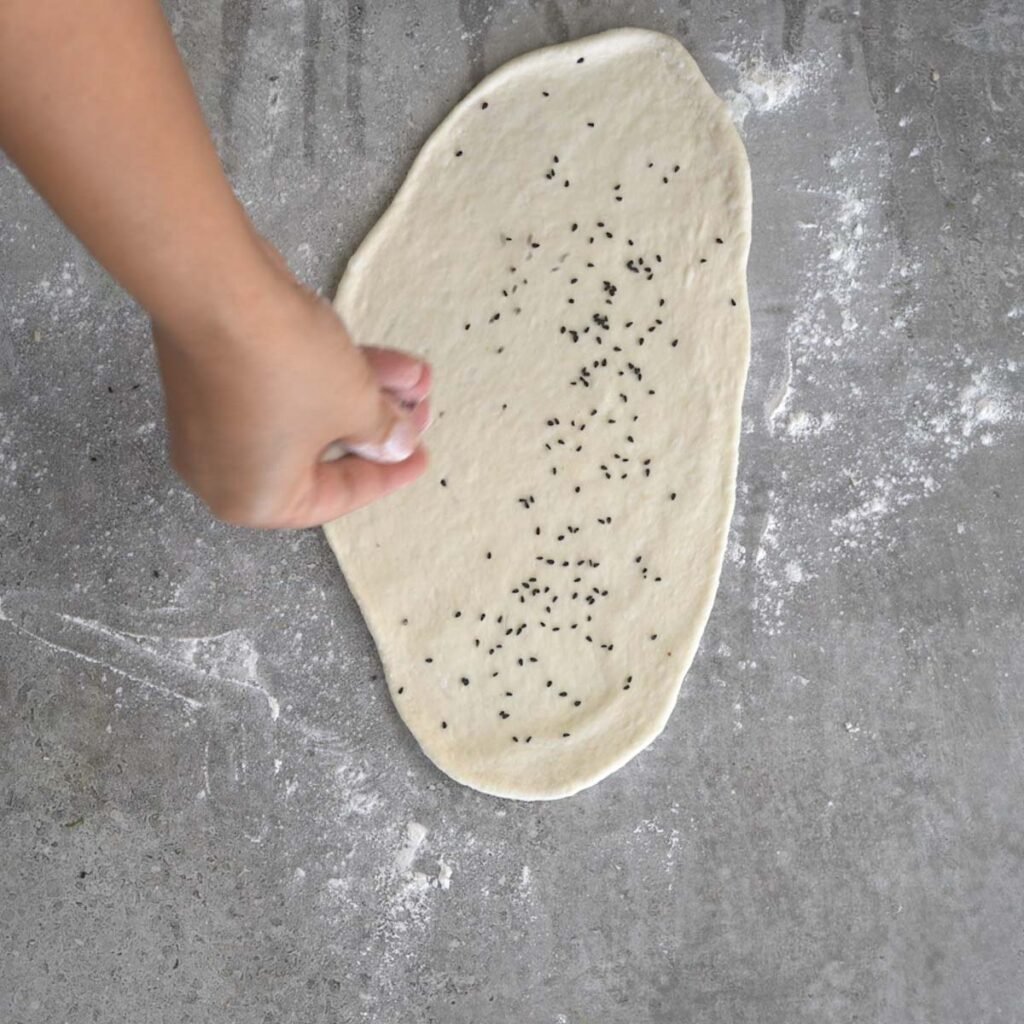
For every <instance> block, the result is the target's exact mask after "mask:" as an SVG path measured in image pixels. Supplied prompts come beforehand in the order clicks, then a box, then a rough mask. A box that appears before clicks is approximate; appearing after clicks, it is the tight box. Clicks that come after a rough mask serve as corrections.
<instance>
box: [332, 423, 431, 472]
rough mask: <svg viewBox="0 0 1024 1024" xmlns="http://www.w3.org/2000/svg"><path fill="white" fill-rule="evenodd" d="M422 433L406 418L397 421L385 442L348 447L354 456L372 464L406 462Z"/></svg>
mask: <svg viewBox="0 0 1024 1024" xmlns="http://www.w3.org/2000/svg"><path fill="white" fill-rule="evenodd" d="M419 441H420V433H419V431H418V430H417V429H416V427H415V425H414V424H413V423H412V421H411V420H409V419H408V418H407V417H405V416H400V417H399V418H398V419H396V420H395V422H394V425H393V426H392V428H391V432H390V433H389V434H388V436H387V437H386V438H385V439H384V440H383V441H363V442H351V441H349V442H348V443H347V445H346V447H347V448H348V450H349V451H350V452H351V453H352V454H353V455H358V456H359V457H360V458H362V459H369V460H370V462H405V460H406V459H407V458H409V456H410V455H412V453H413V452H414V451H415V450H416V445H418V444H419Z"/></svg>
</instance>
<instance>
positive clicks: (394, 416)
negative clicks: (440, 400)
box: [324, 391, 422, 463]
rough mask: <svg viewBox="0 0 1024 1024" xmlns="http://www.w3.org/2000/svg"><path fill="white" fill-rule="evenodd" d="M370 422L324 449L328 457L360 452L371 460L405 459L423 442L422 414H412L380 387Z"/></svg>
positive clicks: (325, 455) (389, 460)
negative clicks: (420, 415) (421, 439)
mask: <svg viewBox="0 0 1024 1024" xmlns="http://www.w3.org/2000/svg"><path fill="white" fill-rule="evenodd" d="M368 412H369V416H368V419H369V422H368V423H367V424H366V426H365V427H363V428H362V429H361V430H359V431H358V432H357V433H355V434H351V435H349V436H348V437H343V438H341V440H340V441H339V442H335V444H333V445H331V447H330V448H329V449H328V450H327V452H325V453H324V461H330V460H332V459H336V458H340V457H341V456H342V455H344V454H351V455H358V456H359V457H360V458H363V459H367V460H368V461H370V462H383V463H391V462H404V461H405V460H406V459H407V458H409V456H410V455H412V453H413V452H414V451H415V450H416V446H417V445H418V444H419V440H420V434H421V433H422V426H421V425H420V424H419V423H418V422H417V420H418V419H419V417H416V416H415V415H410V414H408V413H407V412H406V411H405V410H403V409H402V407H401V406H400V405H399V404H398V402H396V401H395V399H394V398H392V397H391V396H390V395H389V394H388V393H387V392H384V391H379V392H378V393H377V399H376V401H375V402H374V403H372V407H371V409H370V410H368Z"/></svg>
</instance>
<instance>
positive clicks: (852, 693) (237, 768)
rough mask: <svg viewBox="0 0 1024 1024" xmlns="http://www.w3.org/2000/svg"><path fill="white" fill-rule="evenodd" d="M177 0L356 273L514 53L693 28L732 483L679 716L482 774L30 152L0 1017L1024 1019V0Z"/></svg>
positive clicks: (0, 181) (6, 364) (281, 177)
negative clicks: (237, 465)
mask: <svg viewBox="0 0 1024 1024" xmlns="http://www.w3.org/2000/svg"><path fill="white" fill-rule="evenodd" d="M168 13H169V15H170V17H171V19H172V22H173V26H174V30H175V32H176V34H177V37H178V39H179V41H180V44H181V47H182V49H183V51H184V53H185V56H186V58H187V61H188V64H189V67H190V69H191V71H192V74H193V76H194V79H195V82H196V85H197V88H198V90H199V92H200V95H201V97H202V101H203V105H204V107H205V109H206V112H207V114H208V116H209V119H210V121H211V123H212V126H213V129H214V131H215V133H216V136H217V139H218V143H219V145H220V147H221V150H222V152H223V154H224V159H225V162H226V165H227V167H228V170H229V172H230V173H231V175H232V177H233V180H234V181H235V182H236V184H237V187H238V189H239V191H240V194H241V195H242V197H243V198H244V200H245V201H246V203H247V204H248V206H249V208H250V210H251V212H252V216H253V218H254V219H255V221H256V223H257V224H258V225H259V226H260V227H261V228H262V229H263V230H264V231H265V232H267V233H268V234H269V235H270V237H271V238H273V240H274V241H275V242H276V243H278V244H279V245H280V247H281V248H282V251H283V252H284V253H285V255H286V256H287V257H288V259H289V260H290V261H291V263H292V265H293V266H294V268H295V269H296V271H297V272H298V273H299V274H300V275H301V276H302V277H303V278H304V279H305V280H306V281H308V282H310V283H311V284H313V285H315V286H317V287H322V288H324V289H325V290H333V286H334V285H335V283H336V280H337V278H338V275H339V272H340V268H341V266H342V265H343V261H344V258H345V256H346V254H348V253H349V252H351V250H352V248H353V247H354V245H355V244H356V242H357V241H358V239H359V238H360V237H361V236H362V234H363V233H364V232H365V231H366V230H367V228H368V227H369V226H370V225H371V224H372V223H373V221H374V219H375V218H376V216H377V215H378V214H379V212H380V211H381V210H382V209H383V207H384V206H385V205H386V203H387V201H388V197H389V196H390V195H391V194H392V192H393V190H394V189H395V187H396V186H397V185H398V183H399V182H400V180H401V178H402V176H403V174H404V171H405V169H406V167H407V166H408V164H409V162H410V159H411V157H412V156H413V154H414V152H415V150H416V148H417V147H418V145H419V144H420V143H421V141H422V140H423V139H424V138H425V136H426V135H427V134H428V133H429V131H430V130H431V128H432V127H433V126H434V125H435V124H436V123H437V121H438V120H439V119H440V117H441V116H442V115H443V113H444V112H445V110H446V109H447V108H448V107H449V106H450V105H451V103H452V102H453V101H454V100H455V99H457V98H458V97H459V96H460V94H462V93H463V92H464V91H465V90H466V89H467V88H468V87H469V86H470V85H471V84H472V83H473V82H474V81H475V80H476V79H478V78H479V77H480V76H481V75H482V74H484V73H485V72H486V71H488V70H489V69H491V68H494V67H495V66H496V65H498V64H499V63H501V62H502V61H504V60H505V59H506V58H508V57H511V56H513V55H515V54H518V53H520V52H522V51H524V50H527V49H530V48H533V47H536V46H539V45H542V44H545V43H550V42H554V41H557V40H561V39H566V38H570V37H573V36H578V35H584V34H587V33H590V32H593V31H596V30H599V29H603V28H607V27H612V26H616V25H623V24H629V25H642V26H648V27H652V28H657V29H661V30H663V31H666V32H669V33H672V34H675V35H677V36H678V37H679V38H680V39H681V40H682V41H683V42H684V43H685V44H686V45H687V46H688V47H689V48H690V49H691V50H692V52H693V53H694V55H695V57H696V58H697V60H698V62H699V63H700V65H701V67H702V68H703V69H704V71H705V73H706V74H707V76H708V77H709V79H710V80H711V82H712V84H713V85H714V86H715V87H716V89H718V90H719V92H720V93H722V94H723V95H728V96H729V98H730V100H731V102H732V104H733V107H734V109H735V111H736V116H737V118H738V119H740V120H742V122H743V125H742V130H743V133H744V136H745V139H746V143H747V146H748V149H749V153H750V160H751V164H752V167H753V178H754V189H755V204H756V205H755V240H754V248H753V253H752V257H751V267H750V286H751V305H752V308H753V315H754V327H755V329H754V353H753V364H752V368H751V376H750V381H749V385H748V392H747V398H746V405H745V421H744V438H743V450H742V457H741V466H740V492H739V496H738V504H737V512H736V517H735V521H734V524H733V529H732V535H731V542H730V548H729V555H728V559H727V562H726V566H725V571H724V575H723V578H722V586H721V591H720V593H719V596H718V601H717V604H716V607H715V610H714V613H713V616H712V619H711V622H710V625H709V627H708V630H707V633H706V635H705V638H704V642H703V645H702V649H701V653H700V654H699V656H698V658H697V661H696V663H695V665H694V667H693V670H692V671H691V672H690V674H689V677H688V678H687V680H686V682H685V685H684V689H683V694H682V697H681V700H680V704H679V707H678V709H677V711H676V713H675V715H674V716H673V718H672V720H671V722H670V724H669V727H668V729H667V731H666V733H665V734H664V736H663V737H662V738H661V739H659V740H658V741H657V742H656V743H655V744H654V745H653V747H652V748H651V749H650V750H649V751H647V752H645V753H643V754H642V755H641V756H640V757H639V758H637V759H636V760H635V761H634V762H633V763H632V764H631V765H629V766H628V767H627V768H626V769H624V770H623V771H621V772H619V773H618V774H617V775H615V776H613V777H612V778H610V779H609V780H607V781H606V782H604V783H602V784H601V785H600V786H598V787H597V788H595V789H593V790H590V791H588V792H586V793H583V794H582V795H580V796H578V797H575V798H573V799H570V800H567V801H564V802H559V803H555V804H549V805H527V804H516V803H510V802H502V801H499V800H494V799H490V798H487V797H484V796H481V795H479V794H476V793H473V792H471V791H469V790H467V789H463V788H461V787H459V786H457V785H455V784H454V783H452V782H450V781H449V780H447V779H446V778H445V777H444V776H442V775H441V774H439V773H438V772H437V771H436V770H434V769H433V768H432V766H431V765H430V764H429V763H427V762H426V761H425V759H424V758H423V756H422V755H421V754H420V753H419V751H418V749H417V747H416V745H415V743H414V742H413V740H412V739H411V737H410V736H409V734H408V733H407V732H406V731H405V729H404V727H403V726H402V725H401V723H400V722H399V720H398V718H397V716H396V715H395V714H394V712H393V710H392V708H391V706H390V703H389V701H388V698H387V695H386V693H385V689H384V686H383V683H382V681H381V679H380V669H379V665H378V663H377V660H376V657H375V655H374V651H373V646H372V644H371V642H370V639H369V637H368V635H367V632H366V630H365V628H364V626H363V624H362V622H361V619H360V617H359V614H358V612H357V610H356V607H355V605H354V603H353V601H352V599H351V597H350V596H349V594H348V592H347V591H346V589H345V586H344V583H343V581H342V579H341V578H340V576H339V574H338V572H337V569H336V567H335V566H334V565H333V564H332V560H331V558H330V555H329V552H328V549H327V546H326V544H325V542H324V540H323V539H322V537H321V536H320V534H319V533H318V532H307V533H302V534H295V535H260V534H250V533H244V532H240V531H237V530H232V529H229V528H226V527H223V526H219V525H217V524H215V523H213V522H211V521H210V520H209V518H208V517H207V515H206V514H205V513H204V511H203V510H202V509H201V508H200V507H199V506H198V504H197V502H196V501H195V500H194V499H192V498H191V497H190V496H189V495H188V494H187V493H186V492H185V491H184V490H183V489H182V487H181V486H180V485H179V484H178V483H177V482H176V480H175V479H174V477H173V475H172V474H171V472H170V471H169V469H168V466H167V463H166V459H165V456H164V452H163V440H164V435H163V426H162V424H161V409H160V397H159V391H158V387H157V382H156V378H155V374H154V368H153V360H152V357H151V354H150V349H149V343H148V340H147V336H146V325H145V322H144V320H143V318H142V316H140V314H139V313H138V311H137V310H135V309H133V308H132V306H131V304H130V303H129V302H127V301H126V300H125V298H124V296H123V295H122V294H121V293H120V292H119V291H118V289H117V288H116V287H115V286H113V285H112V284H111V283H110V282H109V281H108V280H107V279H106V278H105V277H104V275H103V273H102V272H101V271H100V270H99V269H97V267H96V266H95V265H94V264H93V263H92V262H91V261H90V260H89V258H88V257H87V256H85V255H84V254H83V252H82V251H81V249H80V248H79V247H78V246H77V245H76V244H75V243H74V242H73V241H72V240H71V239H69V238H68V236H67V234H66V233H65V232H64V231H63V229H62V228H61V226H60V225H59V224H58V223H57V222H56V221H55V220H54V218H53V217H52V216H51V215H50V214H49V213H48V211H47V210H46V209H45V208H44V206H43V205H42V204H41V203H40V201H39V200H38V199H36V198H35V197H34V196H33V195H32V193H31V192H30V190H29V189H28V188H27V187H26V185H25V184H24V182H23V181H22V180H21V179H20V178H19V176H18V174H17V172H16V171H14V169H13V168H11V167H10V166H9V165H4V166H0V239H2V254H3V255H2V274H0V304H2V311H3V318H2V324H0V331H2V334H0V486H2V488H3V503H2V507H0V701H2V709H0V772H2V774H0V1019H2V1020H4V1021H10V1022H12V1024H36V1022H40V1024H42V1022H45V1024H54V1022H73V1024H78V1022H86V1021H102V1022H106V1021H118V1022H120V1021H132V1022H133V1024H147V1022H151V1021H153V1022H155V1021H175V1022H185V1021H190V1022H200V1021H202V1022H205V1021H210V1022H234V1021H245V1022H266V1024H271V1022H275V1024H276V1022H282V1024H283V1022H319V1021H331V1022H335V1021H372V1022H381V1024H392V1022H395V1024H397V1022H403V1024H404V1022H445V1024H447V1022H454V1024H491V1022H506V1021H508V1022H511V1021H516V1022H523V1024H533V1022H538V1024H540V1022H543V1024H593V1022H601V1024H620V1022H621V1024H626V1022H629V1024H633V1022H640V1024H644V1022H652V1024H661V1022H665V1024H676V1022H680V1024H682V1022H685V1024H690V1022H694V1024H697V1022H700V1024H740V1022H751V1024H754V1022H756V1024H799V1022H808V1024H811V1022H813V1024H820V1022H824V1021H827V1022H833V1021H834V1022H848V1021H870V1022H884V1024H890V1022H891V1024H914V1022H922V1024H925V1022H926V1024H961V1022H964V1024H966V1022H970V1024H983V1022H995V1021H1000V1022H1003V1021H1006V1022H1010V1021H1024V932H1022V925H1021V921H1022V913H1024V816H1022V810H1021V808H1022V799H1024V783H1022V772H1024V745H1022V742H1021V728H1022V724H1024V702H1022V700H1021V694H1020V690H1021V685H1022V682H1024V678H1022V675H1024V669H1022V665H1024V598H1022V590H1024V570H1022V565H1024V526H1022V516H1021V509H1022V507H1024V459H1022V451H1024V448H1022V442H1024V355H1022V351H1021V349H1022V344H1021V343H1022V338H1024V287H1022V286H1024V276H1022V270H1024V265H1022V257H1021V251H1022V246H1024V170H1022V168H1024V18H1022V14H1021V8H1020V5H1019V4H1018V3H1016V0H1003V2H996V0H993V2H981V0H961V2H956V3H952V2H950V3H947V2H944V0H933V2H930V3H910V2H882V0H870V2H869V0H863V2H861V3H857V2H855V0H836V2H831V3H814V2H811V3H805V2H802V0H786V2H784V3H778V4H754V3H750V4H744V3H736V2H732V3H730V2H714V0H705V2H696V0H695V2H693V3H680V4H669V3H663V4H658V3H653V2H641V0H635V2H629V3H627V2H609V3H599V2H597V0H594V2H585V0H579V2H571V0H560V2H556V0H531V2H507V3H498V2H495V3H492V4H486V3H476V2H472V0H462V2H458V3H456V2H454V0H452V2H434V0H429V2H428V0H420V2H382V0H377V2H375V0H366V2H356V0H348V2H347V3H346V2H344V0H305V2H302V0H289V2H287V3H256V2H254V0H225V2H223V3H215V2H209V0H177V2H171V3H170V4H169V8H168ZM395 340H396V342H399V343H400V342H401V341H402V340H403V339H395ZM409 340H410V341H414V339H409ZM413 822H415V823H419V824H420V825H422V826H423V827H424V828H425V829H426V830H427V832H426V836H425V838H422V837H421V834H420V831H419V830H418V829H416V828H414V829H413V839H412V840H410V839H409V837H408V833H407V829H408V826H409V824H410V823H413ZM420 840H421V841H420ZM417 841H418V845H417ZM403 844H404V846H403ZM403 850H404V852H403Z"/></svg>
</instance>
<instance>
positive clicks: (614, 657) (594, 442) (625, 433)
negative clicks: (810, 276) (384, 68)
mask: <svg viewBox="0 0 1024 1024" xmlns="http://www.w3.org/2000/svg"><path fill="white" fill-rule="evenodd" d="M749 241H750V179H749V168H748V166H747V161H746V157H745V154H744V151H743V146H742V144H741V142H740V140H739V137H738V135H737V133H736V131H735V129H734V127H733V125H732V123H731V122H730V119H729V117H728V114H727V113H726V109H725V106H724V104H723V103H722V102H721V101H719V99H718V98H717V97H716V96H715V95H714V93H713V92H712V91H711V88H710V87H709V86H708V84H707V82H705V80H704V79H703V77H702V76H701V74H700V71H699V70H698V69H697V66H696V64H695V63H694V61H693V59H692V58H691V57H690V56H689V54H688V53H687V52H686V51H685V50H684V49H683V47H682V46H680V45H679V43H678V42H676V41H675V40H674V39H671V38H669V37H667V36H663V35H660V34H657V33H654V32H646V31H640V30H636V29H623V30H617V31H613V32H606V33H604V34H602V35H597V36H593V37H591V38H588V39H582V40H579V41H577V42H572V43H567V44H565V45H560V46H554V47H551V48H550V49H545V50H540V51H538V52H535V53H530V54H527V55H526V56H524V57H521V58H519V59H517V60H514V61H512V62H511V63H509V64H507V65H505V66H504V67H503V68H501V69H500V70H498V71H496V72H495V73H494V74H492V75H490V76H489V77H488V78H486V79H485V80H484V81H483V82H481V83H480V85H478V86H477V87H476V88H475V89H474V90H473V91H472V92H471V93H470V94H469V95H468V96H467V97H466V98H465V99H464V100H463V101H462V102H461V103H459V104H458V106H456V108H455V109H454V110H453V111H452V113H451V114H450V115H449V116H448V118H447V119H446V120H445V121H444V123H443V124H442V125H441V126H440V127H439V128H438V129H437V131H435V132H434V134H433V135H432V136H431V138H430V139H429V141H428V142H427V144H426V145H425V146H424V147H423V150H422V152H421V153H420V154H419V156H418V157H417V159H416V161H415V163H414V165H413V168H412V170H411V171H410V173H409V176H408V178H407V179H406V181H405V183H404V184H403V185H402V188H401V189H400V191H399V192H398V195H397V196H396V197H395V200H394V202H393V203H392V205H391V207H390V209H388V211H387V212H386V213H385V214H384V216H383V217H382V218H381V220H380V221H379V223H378V224H377V225H376V227H375V228H374V229H373V230H372V231H371V232H370V234H369V235H368V236H367V238H366V240H365V241H364V243H363V245H362V246H361V247H360V249H359V251H358V252H357V253H356V254H355V256H353V258H352V260H351V262H350V263H349V265H348V268H347V270H346V273H345V276H344V279H343V281H342V283H341V286H340V288H339V289H338V296H337V300H336V305H337V308H338V310H339V311H340V313H341V314H342V316H343V317H344V319H345V321H346V322H347V324H348V326H349V328H350V330H351V332H352V334H353V336H354V337H355V338H356V339H357V340H358V341H359V342H360V343H361V344H369V345H392V346H397V347H402V348H407V349H410V350H412V351H414V352H416V353H418V354H420V355H422V356H424V357H425V358H427V359H428V360H430V362H431V363H432V364H433V366H434V370H435V377H436V382H437V383H436V387H435V391H434V406H435V409H436V410H437V412H436V417H437V418H436V422H435V425H434V427H433V428H432V430H431V433H430V435H429V438H428V441H429V447H430V449H431V454H432V465H431V469H430V470H429V472H428V474H427V475H426V476H425V477H424V478H423V479H422V480H420V481H419V482H418V483H416V484H415V485H413V486H412V487H410V488H408V489H406V490H404V491H402V492H400V493H397V494H395V495H393V496H391V497H389V498H387V499H385V500H384V501H382V502H379V503H378V504H376V505H374V506H372V507H370V508H368V509H365V510H363V511H361V512H357V513H356V514H354V515H350V516H348V517H346V518H345V519H344V520H339V521H337V522H334V523H331V524H329V525H328V526H327V528H326V530H327V536H328V539H329V540H330V543H331V546H332V548H333V549H334V552H335V554H336V555H337V557H338V560H339V562H340V563H341V565H342V567H343V569H344V572H345V576H346V578H347V580H348V583H349V586H350V587H351V589H352V592H353V594H354V595H355V597H356V600H357V601H358V602H359V605H360V607H361V608H362V610H363V613H364V615H365V616H366V620H367V622H368V623H369V626H370V629H371V630H372V632H373V635H374V638H375V639H376V641H377V645H378V648H379V651H380V656H381V660H382V662H383V664H384V668H385V671H386V673H387V679H388V685H389V687H390V691H391V697H392V699H393V701H394V703H395V706H396V707H397V708H398V711H399V714H401V716H402V718H403V719H404V720H405V722H406V724H407V725H408V726H409V728H410V729H411V730H412V732H413V734H414V735H415V737H416V739H417V740H418V741H419V743H420V746H422V748H423V750H424V751H425V753H426V754H427V756H428V757H429V758H430V759H431V760H432V761H433V762H434V763H435V764H436V765H437V766H438V767H439V768H441V769H442V770H443V771H444V772H447V773H448V774H449V775H450V776H451V777H452V778H454V779H457V780H458V781H459V782H463V783H465V784H466V785H468V786H472V787H474V788H476V789H479V790H482V791H484V792H486V793H492V794H495V795H498V796H504V797H514V798H519V799H549V798H554V797H562V796H567V795H569V794H571V793H575V792H577V791H578V790H580V789H582V788H583V787H585V786H589V785H591V784H593V783H595V782H597V781H598V780H599V779H601V778H603V777H604V776H606V775H608V774H609V773H610V772H612V771H614V770H615V769H616V768H619V767H620V766H621V765H623V764H624V763H625V762H626V761H628V760H629V759H630V758H631V757H633V755H634V754H636V753H637V752H638V751H639V750H641V749H642V748H643V747H644V746H645V745H646V744H648V743H649V742H650V741H651V740H652V739H653V738H654V737H655V736H657V735H658V733H659V732H660V731H661V730H662V728H663V727H664V725H665V722H666V720H667V718H668V716H669V713H670V712H671V710H672V707H673V704H674V703H675V700H676V695H677V693H678V691H679V686H680V683H681V681H682V678H683V674H684V673H685V671H686V669H687V667H688V666H689V664H690V662H691V660H692V658H693V655H694V652H695V650H696V647H697V643H698V641H699V639H700V635H701V632H702V630H703V628H704V624H705V622H706V620H707V617H708V614H709V611H710V608H711V603H712V599H713V597H714V592H715V587H716V585H717V581H718V575H719V570H720V567H721V562H722V556H723V549H724V545H725V540H726V531H727V527H728V523H729V517H730V514H731V511H732V505H733V494H734V486H735V475H736V458H737V447H738V440H739V428H740V405H741V400H742V395H743V385H744V379H745V376H746V369H747V361H748V351H749V333H750V330H749V314H748V309H747V298H746V282H745V270H746V260H747V250H748V247H749Z"/></svg>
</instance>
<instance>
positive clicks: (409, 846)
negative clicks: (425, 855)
mask: <svg viewBox="0 0 1024 1024" xmlns="http://www.w3.org/2000/svg"><path fill="white" fill-rule="evenodd" d="M426 838H427V830H426V829H425V828H424V827H423V826H422V825H421V824H420V823H419V822H418V821H410V822H409V824H408V825H406V826H405V842H404V843H403V844H402V846H401V848H400V849H399V851H398V853H396V854H395V862H394V863H395V870H396V871H398V872H407V871H410V870H411V869H412V866H413V864H414V863H415V862H416V854H417V853H419V850H420V847H421V846H422V845H423V840H424V839H426Z"/></svg>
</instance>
